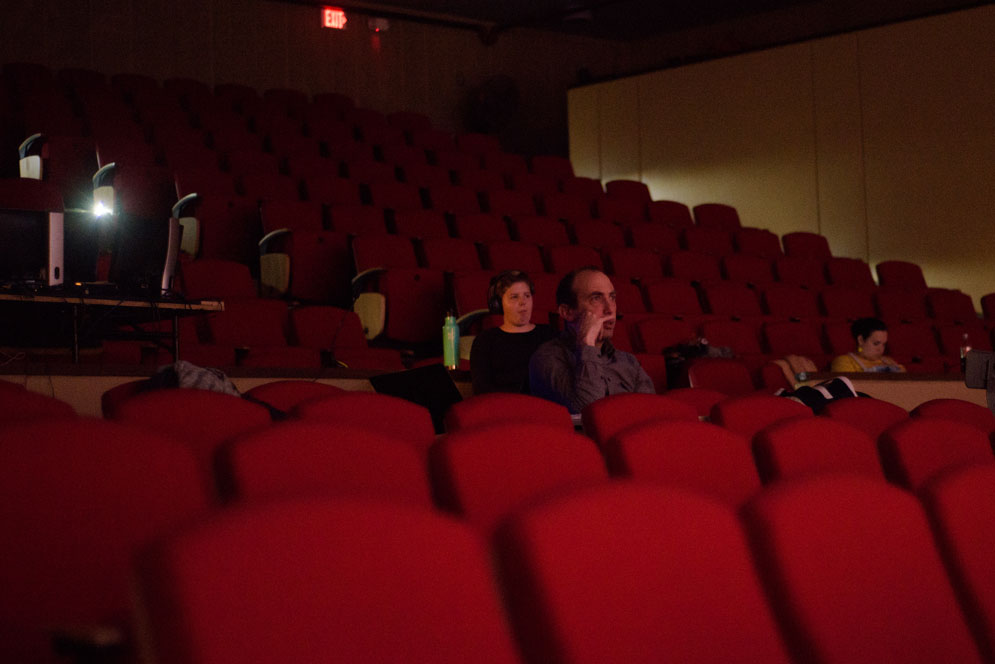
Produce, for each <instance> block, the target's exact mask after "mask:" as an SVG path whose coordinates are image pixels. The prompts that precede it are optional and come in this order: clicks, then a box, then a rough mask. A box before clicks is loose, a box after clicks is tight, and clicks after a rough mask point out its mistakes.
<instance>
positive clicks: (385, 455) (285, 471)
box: [219, 422, 432, 507]
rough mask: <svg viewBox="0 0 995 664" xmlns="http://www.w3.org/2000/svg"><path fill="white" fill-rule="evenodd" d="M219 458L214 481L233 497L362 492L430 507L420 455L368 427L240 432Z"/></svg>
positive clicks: (321, 425)
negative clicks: (242, 433) (216, 477)
mask: <svg viewBox="0 0 995 664" xmlns="http://www.w3.org/2000/svg"><path fill="white" fill-rule="evenodd" d="M219 458H220V460H221V463H220V464H219V468H220V471H219V476H220V477H219V481H220V482H221V485H222V486H223V487H225V489H226V490H227V491H228V492H229V497H230V498H232V499H234V500H239V501H258V500H272V499H275V498H288V497H295V496H296V497H305V496H314V495H323V496H330V497H332V496H334V497H363V496H365V497H369V498H380V499H383V500H391V501H397V502H403V503H407V504H411V505H420V506H423V507H431V505H432V499H431V495H430V492H429V485H428V474H427V473H426V472H425V467H424V460H423V458H422V457H421V455H419V454H418V452H417V451H416V450H415V449H414V448H413V447H412V446H411V445H409V444H408V443H407V442H406V441H404V440H399V439H396V438H393V437H391V436H387V435H384V434H382V433H379V432H376V431H371V430H369V429H366V428H361V427H356V426H349V425H340V424H337V423H334V422H285V423H282V424H280V425H277V426H273V427H270V428H268V429H265V430H263V431H259V432H256V433H254V434H249V435H246V436H240V437H239V438H237V439H235V440H234V441H232V442H231V443H230V444H229V445H227V446H226V447H225V448H224V450H222V453H221V454H220V455H219Z"/></svg>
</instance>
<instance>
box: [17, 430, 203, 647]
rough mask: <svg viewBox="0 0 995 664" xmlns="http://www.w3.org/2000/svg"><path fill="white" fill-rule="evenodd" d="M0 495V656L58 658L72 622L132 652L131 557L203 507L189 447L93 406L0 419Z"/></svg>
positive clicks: (79, 631)
mask: <svg viewBox="0 0 995 664" xmlns="http://www.w3.org/2000/svg"><path fill="white" fill-rule="evenodd" d="M0 502H2V504H3V508H2V509H0V527H2V528H3V531H4V545H3V548H4V553H3V557H4V562H3V565H2V566H0V584H2V586H3V593H2V596H0V659H3V661H6V662H29V661H30V662H57V661H64V659H63V657H60V656H58V655H56V653H55V651H54V649H53V636H54V635H56V634H58V635H65V634H73V635H77V636H80V637H83V640H84V641H87V642H88V643H89V642H91V641H90V640H87V639H86V638H85V636H90V637H92V642H93V643H99V642H100V641H101V640H103V641H104V645H105V646H106V647H107V652H110V651H114V658H118V657H120V658H121V659H125V658H128V659H131V658H134V659H135V660H137V658H138V657H137V653H135V652H134V651H133V650H132V649H131V648H130V647H129V641H130V637H131V636H132V635H131V634H130V631H131V629H130V628H131V625H130V624H129V615H130V614H131V612H132V601H131V592H130V585H129V581H130V578H131V571H132V561H133V557H134V555H135V554H136V553H137V552H138V550H139V549H140V548H141V547H143V546H144V545H145V544H146V543H148V542H149V541H150V539H151V538H153V537H157V536H158V535H160V534H161V533H163V532H165V531H168V530H171V529H174V528H176V527H178V526H180V525H181V524H183V523H186V522H187V521H188V520H189V519H191V518H192V517H194V516H199V515H200V514H201V513H202V512H206V511H207V509H208V499H207V496H206V495H205V491H204V484H203V480H202V477H201V474H200V472H199V469H198V467H197V464H196V462H195V460H194V456H193V454H192V453H191V452H190V451H189V450H188V449H186V448H185V447H184V445H183V444H182V442H181V441H175V440H172V439H170V438H169V437H167V436H164V435H161V434H157V433H154V432H150V431H147V430H143V429H138V428H135V427H131V426H124V425H121V424H117V423H114V422H107V421H104V420H97V419H92V418H73V419H62V420H49V421H38V422H33V423H25V424H22V425H19V426H3V427H0ZM95 650H100V648H99V647H97V648H95ZM95 656H96V655H95ZM96 657H97V658H99V656H96Z"/></svg>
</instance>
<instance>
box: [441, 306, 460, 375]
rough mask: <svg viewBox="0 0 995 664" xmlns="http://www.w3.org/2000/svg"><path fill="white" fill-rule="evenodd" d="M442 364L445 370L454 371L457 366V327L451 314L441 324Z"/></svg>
mask: <svg viewBox="0 0 995 664" xmlns="http://www.w3.org/2000/svg"><path fill="white" fill-rule="evenodd" d="M442 363H443V364H445V365H446V368H447V369H455V368H456V367H457V366H458V365H459V327H457V325H456V318H455V317H454V316H453V315H452V314H449V315H448V316H446V321H445V322H444V323H443V324H442Z"/></svg>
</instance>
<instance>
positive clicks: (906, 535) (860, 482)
mask: <svg viewBox="0 0 995 664" xmlns="http://www.w3.org/2000/svg"><path fill="white" fill-rule="evenodd" d="M744 512H745V515H744V516H745V521H746V527H747V530H748V531H749V532H750V533H751V536H752V537H751V541H752V542H753V544H754V550H755V552H756V555H757V559H758V564H759V567H760V570H761V574H762V576H763V578H764V579H765V580H766V582H767V585H768V589H769V594H768V596H769V597H770V598H771V599H772V601H773V602H774V606H775V611H776V612H777V613H778V615H780V616H781V617H782V619H783V622H782V624H783V625H785V628H786V629H787V635H788V638H789V640H790V642H791V643H792V644H793V645H794V651H795V653H796V657H797V658H798V660H799V661H806V662H810V661H811V662H815V661H818V662H826V663H829V664H843V663H846V664H856V663H862V662H866V663H868V664H870V663H872V662H874V663H877V662H920V663H922V664H926V663H927V662H937V661H956V662H979V661H980V658H979V657H978V650H977V646H975V644H974V642H973V641H972V639H971V634H970V632H969V631H968V629H967V626H966V625H965V622H964V617H963V612H962V610H961V608H960V607H959V606H958V604H957V598H956V596H955V595H954V591H953V588H952V587H951V585H950V580H949V578H948V577H947V574H946V572H945V570H944V566H943V561H942V560H941V558H940V555H939V553H938V552H937V550H936V545H935V544H934V539H933V534H932V533H931V532H930V528H929V524H928V522H927V520H926V516H925V514H924V513H923V510H922V508H921V507H920V505H919V503H918V501H917V500H916V498H915V497H914V496H912V495H910V494H909V493H907V492H905V491H902V490H900V489H898V488H896V487H894V486H891V485H889V484H888V483H887V482H881V481H879V480H873V479H868V478H865V477H857V476H852V475H825V476H819V477H814V478H811V479H810V480H808V481H805V482H784V483H781V484H779V485H778V486H773V487H769V488H768V489H767V490H765V491H764V492H762V493H761V494H760V495H758V496H757V497H756V498H755V499H754V500H753V501H752V502H751V503H749V504H747V506H746V508H745V510H744ZM913 579H914V581H913Z"/></svg>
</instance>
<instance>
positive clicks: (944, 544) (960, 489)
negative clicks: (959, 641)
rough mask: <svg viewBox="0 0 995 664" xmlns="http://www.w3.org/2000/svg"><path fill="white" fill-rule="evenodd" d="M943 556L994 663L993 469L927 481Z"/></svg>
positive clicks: (984, 649)
mask: <svg viewBox="0 0 995 664" xmlns="http://www.w3.org/2000/svg"><path fill="white" fill-rule="evenodd" d="M920 495H921V496H922V500H923V504H924V505H925V506H926V510H927V512H929V515H930V517H931V519H932V522H933V529H934V532H935V533H936V534H937V538H938V540H939V544H940V552H941V553H942V554H943V556H944V558H945V559H946V561H947V565H948V569H949V570H950V576H951V578H952V580H953V582H954V587H955V588H956V589H957V590H958V592H959V594H960V597H961V602H962V604H963V606H964V609H965V612H966V613H967V620H968V625H970V627H971V629H972V631H973V632H974V635H975V639H976V640H977V642H978V643H979V644H980V645H981V651H982V653H983V654H984V656H985V657H986V658H988V660H991V659H993V658H995V594H993V593H992V588H995V568H993V567H992V565H991V552H992V551H993V550H995V528H993V527H992V526H993V525H995V501H992V496H993V495H995V465H992V464H988V465H984V466H971V467H969V468H964V469H962V470H958V471H954V472H951V473H947V474H943V475H941V476H939V477H938V478H936V480H934V481H932V482H927V483H926V485H925V486H924V487H923V491H922V493H921V494H920Z"/></svg>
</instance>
